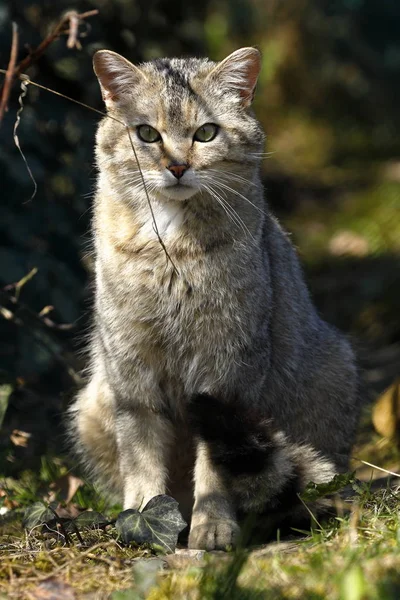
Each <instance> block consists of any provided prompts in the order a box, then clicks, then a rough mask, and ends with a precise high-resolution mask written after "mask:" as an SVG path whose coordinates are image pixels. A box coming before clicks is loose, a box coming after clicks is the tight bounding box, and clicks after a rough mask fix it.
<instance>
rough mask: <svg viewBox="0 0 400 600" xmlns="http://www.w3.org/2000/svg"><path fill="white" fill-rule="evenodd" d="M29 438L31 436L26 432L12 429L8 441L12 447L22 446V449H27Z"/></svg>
mask: <svg viewBox="0 0 400 600" xmlns="http://www.w3.org/2000/svg"><path fill="white" fill-rule="evenodd" d="M30 437H31V434H30V433H27V432H26V431H21V430H20V429H13V432H12V434H11V435H10V440H11V441H12V443H13V444H14V446H22V447H23V448H27V447H28V443H29V438H30Z"/></svg>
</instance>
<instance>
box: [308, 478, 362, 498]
mask: <svg viewBox="0 0 400 600" xmlns="http://www.w3.org/2000/svg"><path fill="white" fill-rule="evenodd" d="M353 482H354V473H340V474H337V475H335V477H334V478H333V479H332V480H331V481H328V483H314V482H313V481H311V482H310V483H309V484H308V485H307V486H306V488H305V490H304V491H303V492H302V493H301V494H300V497H301V499H302V500H304V501H305V502H315V501H316V500H318V499H319V498H323V497H324V496H328V495H329V494H335V493H336V492H339V491H340V490H342V489H343V488H344V487H346V485H350V484H352V483H353Z"/></svg>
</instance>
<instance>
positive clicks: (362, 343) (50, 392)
mask: <svg viewBox="0 0 400 600" xmlns="http://www.w3.org/2000/svg"><path fill="white" fill-rule="evenodd" d="M93 8H97V9H99V11H100V12H99V15H98V16H95V17H92V18H90V19H88V21H87V23H88V26H87V27H86V26H85V25H82V27H81V32H82V33H85V34H86V37H82V38H81V40H80V41H81V43H82V50H81V51H78V50H76V49H74V50H69V49H68V48H67V47H66V38H65V37H62V38H61V39H59V40H58V41H56V42H55V43H54V44H52V45H51V46H50V48H49V49H48V51H47V52H46V54H45V55H44V56H43V57H42V58H41V59H40V61H39V62H38V63H36V64H35V65H34V66H33V67H32V68H31V69H30V70H29V74H30V77H31V78H32V79H33V80H34V81H37V82H38V83H41V84H42V85H44V86H47V87H50V88H52V89H54V90H57V91H58V92H60V93H62V94H66V95H68V96H71V97H73V98H75V99H77V100H79V101H81V102H84V103H86V104H89V105H91V106H93V107H94V108H97V109H100V110H102V109H103V107H102V103H101V97H100V92H99V88H98V84H97V81H96V79H95V76H94V74H93V71H92V66H91V57H92V55H93V53H94V51H95V50H97V49H99V48H109V49H112V50H115V51H117V52H119V53H121V54H123V55H124V56H126V57H127V58H129V59H130V60H132V61H142V60H148V59H151V58H154V57H159V56H173V55H198V56H203V55H207V56H210V57H211V58H212V59H215V60H219V59H222V58H224V57H225V56H226V55H227V54H229V53H230V52H231V51H233V50H234V49H236V48H238V47H240V46H242V45H257V46H258V47H259V48H260V49H261V51H262V52H263V56H264V65H263V71H262V75H261V78H260V83H259V87H258V93H257V98H256V102H255V109H256V112H257V114H258V116H259V118H260V120H261V121H262V123H263V125H264V127H265V129H266V131H267V134H268V142H267V150H268V151H269V152H270V153H271V154H270V155H269V157H268V158H267V159H266V160H265V161H264V174H265V185H266V190H267V197H268V200H269V202H270V204H271V206H272V207H273V209H274V211H275V212H276V213H277V214H278V216H279V217H280V219H281V221H282V222H283V223H284V225H285V226H286V227H287V228H288V229H289V230H290V231H291V232H292V233H293V240H294V242H295V244H296V245H297V247H298V250H299V253H300V255H301V257H302V260H303V263H304V267H305V271H306V276H307V279H308V282H309V285H310V287H311V290H312V293H313V296H314V298H315V301H316V303H317V306H318V308H319V310H320V312H321V313H322V314H323V315H324V316H325V318H326V319H327V320H328V321H330V322H331V323H334V324H336V325H337V326H338V327H339V328H341V329H342V330H343V331H345V332H346V333H348V334H349V335H350V336H351V337H352V338H353V340H354V343H355V345H356V347H357V349H358V352H359V357H360V364H361V365H362V367H363V370H364V372H365V380H366V383H367V386H366V390H365V392H364V394H365V401H366V403H367V401H368V400H370V399H372V398H374V397H375V396H376V394H377V393H378V392H380V391H382V390H383V389H384V388H385V387H386V386H387V385H388V384H390V383H391V382H392V381H393V379H394V378H395V377H396V376H398V375H399V372H400V301H399V298H400V253H399V251H400V220H399V209H400V136H399V131H400V127H399V126H400V110H399V106H400V36H399V31H400V3H399V1H398V0H268V1H266V0H226V1H223V0H201V1H199V0H175V1H174V2H170V1H167V0H146V1H144V0H93V1H88V2H64V1H57V2H54V0H52V1H50V0H49V1H30V0H12V2H10V3H9V4H7V3H5V4H4V3H3V4H0V32H1V35H0V67H2V68H6V67H7V64H8V59H9V53H10V43H11V22H12V21H15V22H16V23H17V24H18V28H19V59H22V58H23V57H24V56H26V54H27V51H28V49H29V47H35V46H37V45H38V44H39V43H40V41H41V39H43V38H44V37H45V36H46V35H47V33H48V32H49V30H50V28H51V27H52V26H54V24H55V23H56V22H57V20H58V19H59V17H60V16H61V15H62V13H63V12H64V11H66V10H70V9H76V10H78V11H79V12H83V11H86V10H91V9H93ZM18 93H19V92H18V85H17V86H15V89H14V90H13V94H12V97H11V101H10V106H9V112H8V113H7V115H6V118H5V120H4V122H3V124H2V125H1V128H0V198H1V213H0V214H1V217H0V289H1V290H2V291H1V296H0V307H1V308H0V417H1V416H2V415H3V416H4V422H3V427H2V435H1V443H0V450H1V457H3V458H4V465H5V467H4V469H3V470H5V471H6V472H13V473H15V472H18V470H19V469H21V468H26V467H27V466H32V465H34V464H35V461H36V460H37V458H38V457H40V456H42V455H44V454H46V453H48V452H59V451H60V450H61V449H62V446H63V441H62V436H60V432H61V431H62V428H61V426H60V423H61V416H62V413H63V410H64V408H65V406H66V405H67V404H68V401H69V399H70V397H71V395H72V394H73V392H74V389H76V384H77V375H76V373H77V372H78V371H79V369H80V368H81V367H82V366H84V363H85V361H84V358H83V357H82V354H81V352H80V350H81V349H82V347H84V343H85V342H84V334H85V331H87V328H88V323H89V317H90V296H91V291H90V286H89V284H88V282H89V280H90V272H91V264H92V259H91V255H90V234H89V226H90V218H91V198H92V193H93V185H94V180H95V175H96V174H95V170H94V168H93V139H94V132H95V128H96V124H97V122H98V116H97V115H96V114H94V113H93V112H91V111H89V110H86V109H84V108H81V107H79V106H77V105H74V104H73V103H71V102H69V101H67V100H64V99H62V98H59V97H56V96H54V95H53V94H51V93H49V92H46V91H40V90H38V89H37V88H34V87H33V86H30V87H29V91H28V95H27V97H26V99H25V100H24V105H25V108H24V111H23V113H22V116H21V123H20V126H19V138H20V143H21V146H22V149H23V151H24V153H25V156H26V159H27V161H28V163H29V165H30V168H31V169H32V172H33V174H34V177H35V179H36V182H37V185H38V191H37V194H36V196H35V198H34V199H33V200H31V201H30V197H31V194H32V191H33V185H32V182H31V180H30V178H29V175H28V173H27V170H26V167H25V165H24V163H23V160H22V159H21V156H20V155H19V153H18V151H17V149H16V147H15V144H14V140H13V134H12V132H13V126H14V122H15V118H16V110H17V108H18ZM33 268H37V269H38V271H37V273H36V274H35V275H34V276H33V277H32V278H31V279H30V280H29V281H27V282H26V283H25V285H23V286H22V287H20V289H19V291H17V301H15V293H16V289H15V287H12V285H11V284H15V283H16V282H18V281H20V280H21V279H22V278H23V277H24V276H26V275H27V274H28V273H29V272H30V271H31V270H32V269H33ZM10 286H11V287H10ZM13 298H14V300H13ZM48 306H52V307H54V308H53V309H52V310H50V309H46V310H47V311H50V312H47V314H46V315H45V316H38V314H39V313H40V311H42V309H43V308H44V307H48ZM45 319H47V321H46V320H45ZM49 319H50V320H49ZM60 326H61V327H60ZM4 411H6V412H5V414H4ZM15 429H17V430H19V431H22V432H28V433H30V434H31V437H30V438H29V444H25V445H24V443H22V445H19V444H18V443H17V444H16V443H15V439H16V438H15V434H13V433H12V432H13V431H14V430H15ZM10 435H11V437H13V439H14V441H13V442H10Z"/></svg>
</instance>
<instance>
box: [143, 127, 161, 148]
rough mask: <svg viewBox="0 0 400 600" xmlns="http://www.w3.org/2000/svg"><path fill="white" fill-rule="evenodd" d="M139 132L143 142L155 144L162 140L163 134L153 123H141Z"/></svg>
mask: <svg viewBox="0 0 400 600" xmlns="http://www.w3.org/2000/svg"><path fill="white" fill-rule="evenodd" d="M137 134H138V136H139V138H140V139H141V140H142V142H147V143H148V144H153V143H154V142H159V141H160V140H161V135H160V134H159V133H158V131H157V129H154V127H152V126H151V125H139V127H138V128H137Z"/></svg>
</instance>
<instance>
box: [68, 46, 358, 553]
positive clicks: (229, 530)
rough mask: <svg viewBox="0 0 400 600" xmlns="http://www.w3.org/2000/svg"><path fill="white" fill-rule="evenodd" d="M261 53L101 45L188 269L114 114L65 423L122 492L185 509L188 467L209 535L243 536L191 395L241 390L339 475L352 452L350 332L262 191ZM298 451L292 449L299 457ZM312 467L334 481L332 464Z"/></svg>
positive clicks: (98, 472) (102, 77)
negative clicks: (84, 353) (315, 289)
mask: <svg viewBox="0 0 400 600" xmlns="http://www.w3.org/2000/svg"><path fill="white" fill-rule="evenodd" d="M259 62H260V59H259V54H258V52H257V51H256V50H254V49H251V48H250V49H249V48H247V49H241V50H239V51H237V52H236V53H234V54H232V55H231V56H230V57H228V58H227V59H225V61H223V62H222V63H212V62H211V61H208V60H198V59H187V60H186V59H173V60H170V61H169V60H167V59H163V60H162V61H155V62H154V63H145V64H144V65H140V66H139V67H134V66H133V65H131V64H130V63H129V62H128V61H126V60H125V59H123V58H122V57H119V56H118V55H116V54H114V53H111V52H108V51H101V52H100V53H97V55H96V56H95V70H96V73H97V75H98V77H99V81H100V84H101V88H102V92H103V97H104V100H105V102H106V105H107V109H108V112H109V115H110V116H111V117H115V118H117V119H119V120H122V121H123V122H125V123H127V124H128V125H129V126H130V127H131V131H132V136H133V139H134V143H135V147H136V151H137V154H138V157H139V161H140V164H141V167H142V169H143V173H144V176H145V179H146V182H147V186H148V190H149V194H150V198H151V202H152V206H153V210H154V214H155V218H156V222H157V225H158V228H159V232H160V234H161V236H162V238H163V242H164V244H165V246H166V248H167V249H168V253H169V255H170V256H171V258H172V260H173V261H174V263H175V264H176V266H177V268H178V271H179V274H178V275H177V274H176V272H175V271H174V268H173V266H172V264H171V263H170V262H167V261H166V257H165V254H164V252H163V249H162V248H161V246H160V244H159V241H158V239H157V236H156V234H155V232H154V229H153V224H152V221H151V217H150V214H149V207H148V202H147V198H146V195H145V193H144V191H143V187H142V184H141V181H140V177H139V175H138V169H137V165H136V163H135V160H134V157H133V155H132V149H131V146H130V142H129V139H128V136H127V135H126V131H125V129H124V127H123V126H122V125H120V124H119V123H118V122H116V121H114V120H111V119H104V120H103V121H102V123H101V124H100V127H99V131H98V135H97V147H96V156H97V164H98V167H99V172H100V174H99V179H98V186H97V194H96V201H95V216H94V225H93V228H94V242H95V250H96V302H95V326H94V331H93V335H92V342H91V350H92V353H91V356H92V358H91V369H90V372H91V375H90V380H89V381H88V384H87V386H86V388H85V389H83V390H82V391H81V393H80V394H79V395H78V397H77V399H76V401H75V403H74V405H73V406H72V408H71V412H70V415H71V416H72V419H71V421H72V426H71V428H72V431H73V435H74V439H75V440H76V446H77V448H78V450H79V452H80V453H81V455H82V456H83V458H84V460H85V461H86V464H87V465H88V468H89V471H90V472H91V473H93V475H95V476H96V477H100V479H102V480H103V482H105V483H108V484H109V486H110V487H111V488H112V490H113V491H114V492H116V493H120V494H121V495H122V496H123V498H124V506H125V508H132V507H133V508H137V507H138V506H139V505H140V504H142V502H146V501H148V500H149V499H150V498H151V497H152V496H154V495H156V494H160V493H166V492H169V493H171V494H174V495H175V496H176V497H177V498H178V499H179V500H180V501H181V507H182V510H183V512H184V513H186V515H185V516H187V515H190V513H191V512H192V500H191V498H192V494H193V490H192V472H193V467H194V488H195V489H194V498H195V499H194V508H193V515H192V526H191V527H192V528H191V534H190V539H189V543H190V545H191V546H192V547H205V548H207V549H211V548H214V547H223V546H224V545H226V544H227V543H233V542H234V540H235V537H236V535H237V532H238V526H237V524H236V510H237V508H238V506H237V505H236V504H235V495H234V493H233V492H232V487H231V484H230V483H229V481H228V480H227V479H226V478H225V477H224V476H223V474H221V470H220V469H219V467H218V465H216V464H214V463H213V461H211V460H210V456H209V453H208V450H207V444H205V443H204V441H197V439H196V438H195V436H194V435H193V434H192V433H191V431H190V428H189V426H188V421H187V406H188V402H189V400H190V398H191V397H192V396H193V395H195V394H199V393H200V394H201V393H205V394H210V395H214V396H217V397H220V398H226V399H228V398H230V397H232V395H234V394H235V395H237V396H238V397H239V398H241V401H242V402H243V403H244V404H245V405H248V406H250V407H257V410H260V411H261V413H262V414H263V415H265V417H266V418H267V419H270V420H272V421H273V423H274V427H275V429H276V430H278V431H280V430H281V431H283V432H284V437H282V438H281V445H282V448H283V449H282V456H283V455H284V454H285V453H286V455H291V456H292V458H293V453H294V452H295V450H293V448H297V449H298V448H301V447H304V448H305V449H306V450H305V451H304V456H305V460H306V461H307V460H309V458H310V453H311V454H312V457H313V460H314V459H315V460H317V457H322V458H321V460H322V462H323V465H325V466H326V465H327V464H328V463H329V465H330V466H329V468H328V471H329V476H330V475H331V474H333V473H334V472H335V471H336V470H339V471H340V470H345V469H346V468H347V463H348V457H349V453H350V450H351V446H352V443H353V438H354V432H355V429H356V425H357V419H358V412H359V409H358V399H357V373H356V367H355V364H354V356H353V352H352V350H351V348H350V345H349V343H348V342H347V341H346V340H345V338H344V337H343V336H342V335H341V334H339V332H338V331H336V330H335V329H334V328H332V327H330V326H329V325H327V324H326V323H325V322H324V321H323V320H322V319H321V318H320V317H319V316H318V314H317V312H316V310H315V308H314V306H313V304H312V301H311V299H310V296H309V293H308V291H307V288H306V285H305V283H304V278H303V275H302V272H301V268H300V266H299V262H298V258H297V256H296V253H295V251H294V249H293V246H292V244H291V242H290V240H289V237H288V235H287V234H286V233H285V232H284V231H283V230H282V228H281V227H280V225H279V223H278V222H277V220H276V219H275V218H274V217H273V216H272V215H271V213H270V211H269V209H268V206H267V204H266V202H265V199H264V191H263V187H262V184H261V179H260V156H259V153H260V152H261V150H262V148H263V140H264V135H263V132H262V130H261V128H260V125H259V124H258V122H257V121H256V119H255V117H254V115H253V113H252V111H251V109H250V107H249V104H250V102H251V99H252V96H253V93H254V87H255V83H256V79H257V74H258V70H259ZM206 122H212V123H216V124H218V125H219V127H220V132H219V134H218V136H217V137H216V138H215V140H214V141H213V142H210V143H208V144H207V143H204V144H200V143H194V142H193V134H194V131H195V130H196V129H197V128H198V127H199V126H201V125H202V124H204V123H206ZM143 123H146V124H150V125H151V126H153V127H155V128H156V129H157V130H158V131H159V132H160V133H161V134H162V136H163V142H162V143H157V144H147V145H146V144H145V143H142V142H140V140H139V139H138V138H137V137H136V135H135V128H136V126H137V125H139V124H143ZM171 160H173V161H175V162H184V163H188V164H189V165H190V169H188V171H187V172H186V173H185V174H184V176H183V177H182V179H181V180H180V182H179V185H180V187H179V185H175V183H176V181H174V180H173V175H171V173H169V172H168V169H167V168H166V167H167V166H168V161H171ZM182 183H183V184H184V186H186V187H182V185H181V184H182ZM226 186H228V187H226ZM223 204H224V205H225V206H223ZM227 401H228V400H227ZM285 440H287V442H286V441H285ZM285 448H286V449H285ZM296 452H297V450H296ZM317 452H318V454H317ZM300 454H301V452H300ZM285 460H286V459H282V460H281V462H280V463H279V461H278V462H277V463H276V464H275V465H274V467H273V469H274V470H273V473H274V479H275V478H276V479H277V480H279V478H280V477H282V479H284V478H285V477H286V474H285V464H286V463H285ZM299 460H301V459H299V458H298V453H297V454H296V460H294V461H293V460H292V462H291V464H294V463H296V461H297V462H298V461H299ZM280 464H281V466H279V465H280ZM290 468H292V467H290ZM311 471H312V476H313V477H315V480H316V481H318V480H320V481H326V477H327V476H326V472H327V471H326V469H322V470H321V471H319V470H318V469H311ZM311 471H310V476H311ZM267 478H268V477H267ZM238 485H239V484H238ZM277 486H278V487H279V482H277ZM251 505H252V500H251V498H250V499H249V501H248V507H251Z"/></svg>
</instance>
